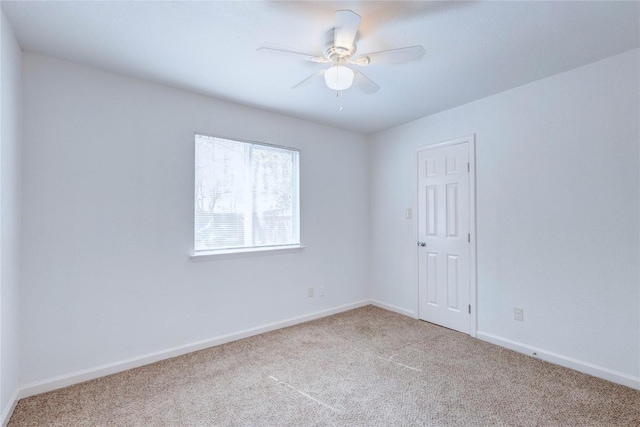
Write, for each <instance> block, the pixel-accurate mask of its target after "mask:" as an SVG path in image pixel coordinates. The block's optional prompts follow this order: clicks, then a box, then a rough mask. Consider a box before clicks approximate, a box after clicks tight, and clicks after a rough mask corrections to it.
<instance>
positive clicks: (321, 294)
mask: <svg viewBox="0 0 640 427" xmlns="http://www.w3.org/2000/svg"><path fill="white" fill-rule="evenodd" d="M318 296H319V297H323V296H324V286H320V288H319V289H318Z"/></svg>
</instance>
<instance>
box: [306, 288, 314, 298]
mask: <svg viewBox="0 0 640 427" xmlns="http://www.w3.org/2000/svg"><path fill="white" fill-rule="evenodd" d="M307 295H308V296H309V298H313V288H309V289H307Z"/></svg>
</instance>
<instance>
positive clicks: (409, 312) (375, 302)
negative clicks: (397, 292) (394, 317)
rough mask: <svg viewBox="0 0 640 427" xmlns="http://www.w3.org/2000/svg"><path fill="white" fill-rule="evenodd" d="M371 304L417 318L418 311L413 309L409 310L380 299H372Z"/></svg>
mask: <svg viewBox="0 0 640 427" xmlns="http://www.w3.org/2000/svg"><path fill="white" fill-rule="evenodd" d="M371 305H375V306H376V307H380V308H384V309H385V310H389V311H393V312H394V313H398V314H402V315H405V316H409V317H411V318H414V319H417V316H416V313H415V312H414V311H413V310H407V309H404V308H400V307H396V306H395V305H391V304H387V303H385V302H382V301H378V300H371Z"/></svg>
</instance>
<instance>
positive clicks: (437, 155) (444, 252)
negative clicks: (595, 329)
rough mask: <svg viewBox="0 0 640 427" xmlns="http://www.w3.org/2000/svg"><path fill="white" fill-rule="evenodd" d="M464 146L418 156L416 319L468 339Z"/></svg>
mask: <svg viewBox="0 0 640 427" xmlns="http://www.w3.org/2000/svg"><path fill="white" fill-rule="evenodd" d="M469 192H470V174H469V142H468V141H464V142H461V143H455V144H451V145H441V146H436V147H433V148H425V149H424V150H421V151H419V152H418V246H419V248H418V259H419V265H418V277H419V281H420V283H419V298H420V300H419V317H420V319H423V320H426V321H428V322H432V323H436V324H438V325H442V326H445V327H447V328H450V329H455V330H457V331H460V332H465V333H470V332H471V331H470V327H471V326H470V325H471V322H470V320H471V317H470V311H471V307H470V297H469V295H470V283H471V281H470V255H471V253H470V250H471V245H470V243H469V242H470V235H469V233H470V220H471V215H470V212H471V209H470V199H469Z"/></svg>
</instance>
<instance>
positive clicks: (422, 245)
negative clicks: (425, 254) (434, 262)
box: [418, 242, 427, 247]
mask: <svg viewBox="0 0 640 427" xmlns="http://www.w3.org/2000/svg"><path fill="white" fill-rule="evenodd" d="M418 246H420V247H424V246H427V244H426V242H418Z"/></svg>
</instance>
